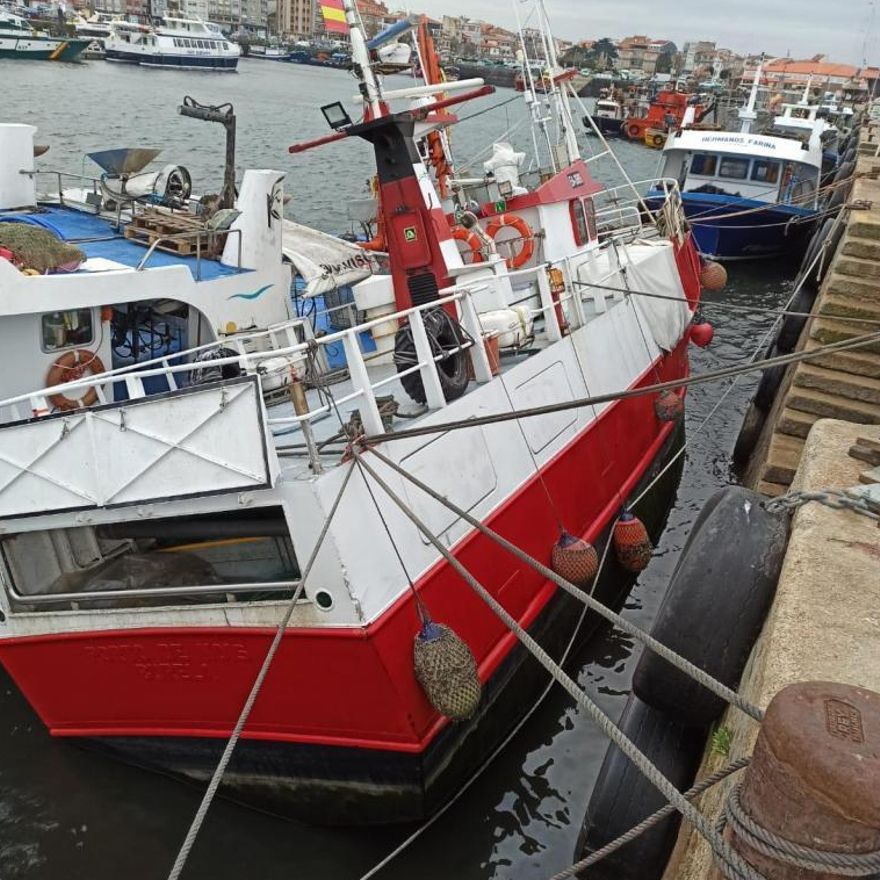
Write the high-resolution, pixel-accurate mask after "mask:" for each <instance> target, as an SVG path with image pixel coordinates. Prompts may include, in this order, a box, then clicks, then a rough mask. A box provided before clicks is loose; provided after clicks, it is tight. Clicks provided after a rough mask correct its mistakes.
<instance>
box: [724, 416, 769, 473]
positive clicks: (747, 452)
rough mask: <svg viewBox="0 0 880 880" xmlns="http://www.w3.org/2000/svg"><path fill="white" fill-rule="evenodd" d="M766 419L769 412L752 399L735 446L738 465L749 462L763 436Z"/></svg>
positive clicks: (741, 465) (734, 458) (734, 461)
mask: <svg viewBox="0 0 880 880" xmlns="http://www.w3.org/2000/svg"><path fill="white" fill-rule="evenodd" d="M766 420H767V414H766V413H765V412H763V411H762V410H760V409H758V407H757V406H756V405H755V403H754V401H752V403H750V404H749V408H748V409H747V410H746V414H745V416H743V423H742V427H741V428H740V429H739V435H738V436H737V438H736V444H735V445H734V447H733V456H732V457H733V463H734V464H735V465H736V466H737V467H740V468H742V467H744V466H745V465H747V464H748V463H749V459H750V458H751V457H752V453H753V452H754V451H755V447H756V446H757V445H758V440H759V439H760V438H761V432H762V431H763V430H764V422H765V421H766Z"/></svg>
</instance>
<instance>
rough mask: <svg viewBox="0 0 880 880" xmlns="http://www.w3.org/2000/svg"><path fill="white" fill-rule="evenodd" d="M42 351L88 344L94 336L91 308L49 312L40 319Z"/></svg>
mask: <svg viewBox="0 0 880 880" xmlns="http://www.w3.org/2000/svg"><path fill="white" fill-rule="evenodd" d="M41 326H42V334H41V338H42V344H43V351H59V350H60V349H62V348H75V347H82V346H84V345H89V344H91V342H92V341H93V340H94V338H95V329H94V324H93V321H92V310H91V309H72V310H71V311H67V312H49V313H48V314H45V315H43V318H42V321H41Z"/></svg>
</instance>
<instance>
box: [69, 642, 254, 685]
mask: <svg viewBox="0 0 880 880" xmlns="http://www.w3.org/2000/svg"><path fill="white" fill-rule="evenodd" d="M85 654H86V656H87V657H88V658H89V659H90V660H93V661H95V662H97V663H111V664H114V665H120V664H121V665H130V666H133V667H134V668H135V670H136V671H137V672H138V673H139V674H140V675H141V677H142V678H143V679H144V681H156V682H161V681H193V682H197V681H208V680H215V679H219V678H220V675H219V670H218V665H222V664H228V663H249V662H250V661H251V659H252V658H251V654H250V652H249V651H248V649H247V648H246V647H245V646H244V644H242V643H241V642H193V643H191V644H184V643H182V642H157V643H156V644H150V645H144V644H139V643H137V642H119V643H117V644H113V645H87V646H86V647H85Z"/></svg>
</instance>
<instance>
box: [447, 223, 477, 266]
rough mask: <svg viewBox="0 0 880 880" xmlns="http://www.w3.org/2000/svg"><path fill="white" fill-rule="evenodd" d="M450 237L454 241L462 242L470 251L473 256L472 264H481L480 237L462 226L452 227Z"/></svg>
mask: <svg viewBox="0 0 880 880" xmlns="http://www.w3.org/2000/svg"><path fill="white" fill-rule="evenodd" d="M452 237H453V238H454V239H455V240H456V241H463V242H464V243H465V244H466V245H467V246H468V247H469V248H470V249H471V254H472V255H473V259H472V260H471V262H472V263H482V262H483V260H484V257H483V250H482V248H483V242H481V241H480V236H479V235H477V233H476V232H474V231H473V230H471V229H465V228H464V226H453V227H452Z"/></svg>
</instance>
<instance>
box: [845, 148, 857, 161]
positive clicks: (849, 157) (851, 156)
mask: <svg viewBox="0 0 880 880" xmlns="http://www.w3.org/2000/svg"><path fill="white" fill-rule="evenodd" d="M856 155H857V152H856V148H855V147H849V148H848V149H847V151H846V152H845V153H844V154H843V161H844V162H852V163H853V165H855V161H856Z"/></svg>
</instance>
